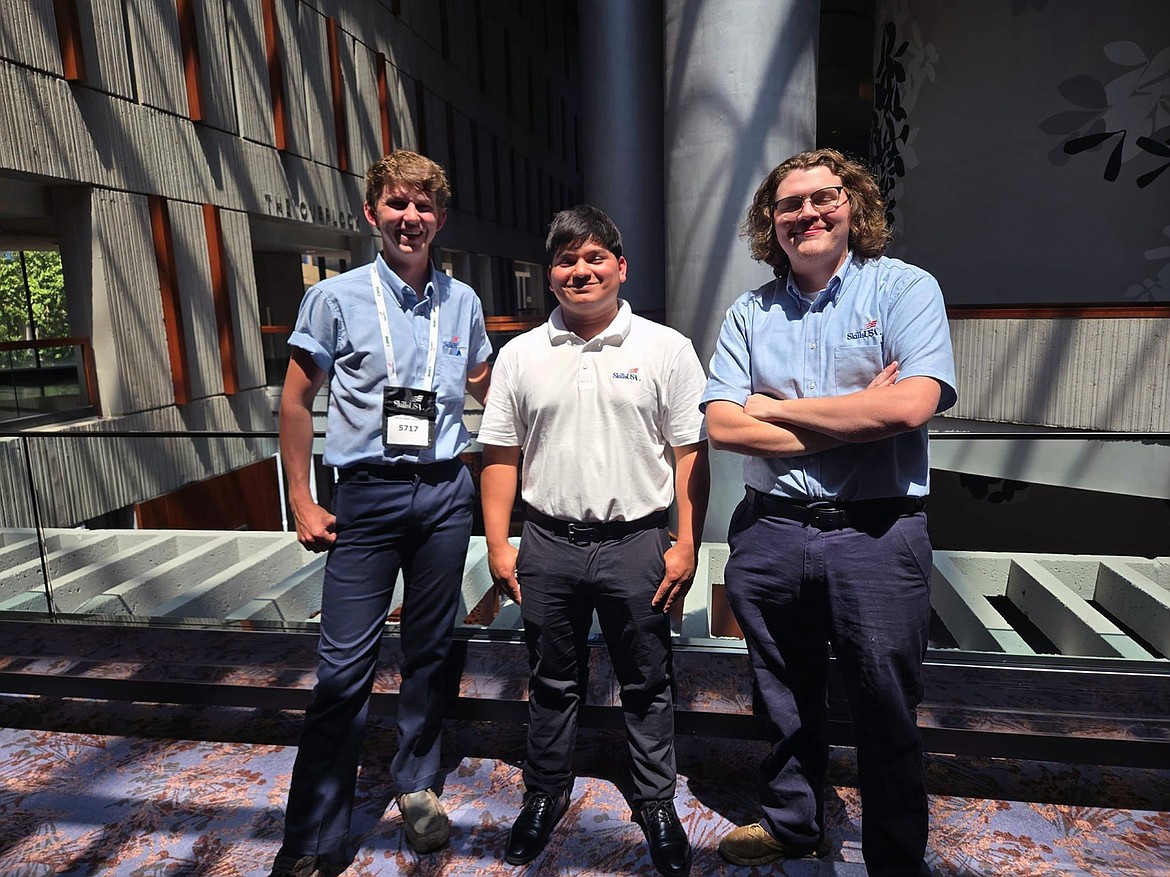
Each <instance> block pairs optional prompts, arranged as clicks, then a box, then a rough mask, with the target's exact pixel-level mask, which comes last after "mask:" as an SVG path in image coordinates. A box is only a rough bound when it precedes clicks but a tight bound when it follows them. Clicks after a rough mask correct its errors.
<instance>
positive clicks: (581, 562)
mask: <svg viewBox="0 0 1170 877" xmlns="http://www.w3.org/2000/svg"><path fill="white" fill-rule="evenodd" d="M546 248H547V250H548V254H549V258H550V259H551V267H550V268H549V271H548V278H549V285H550V287H551V288H552V291H553V292H554V293H555V294H556V297H557V300H558V301H559V302H560V306H559V307H558V308H557V309H556V310H554V311H553V313H552V314H551V315H550V316H549V319H548V322H547V323H546V324H544V325H542V326H539V327H537V328H536V329H533V330H531V331H529V332H527V333H525V334H524V335H521V336H520V337H518V338H516V339H514V340H512V341H510V342H509V343H508V344H507V345H505V347H504V349H503V350H502V351H501V352H500V356H499V359H498V360H497V364H496V368H495V373H494V374H495V377H494V378H493V385H492V392H491V395H490V397H489V398H488V404H487V408H486V410H485V411H484V417H483V424H482V427H481V429H480V433H479V440H480V442H481V443H483V445H484V468H483V473H482V476H481V480H480V487H481V492H482V495H483V517H484V529H485V532H486V535H487V543H488V565H489V567H490V569H491V573H492V576H493V578H494V579H495V580H496V582H497V583H498V584H499V585H500V587H502V588H503V589H504V590H505V591H506V593H507V594H508V595H510V596H511V597H512V599H513V600H515V601H516V602H517V603H519V604H520V609H521V614H522V616H523V619H524V636H525V640H526V642H527V644H528V654H529V663H530V665H531V668H532V676H531V680H530V683H529V694H528V704H529V724H528V757H527V759H526V761H525V763H524V786H525V789H526V791H525V795H524V805H523V809H522V810H521V811H520V814H519V816H517V818H516V821H515V823H514V824H513V825H512V831H511V834H510V836H509V838H508V847H507V851H506V853H505V859H506V860H507V861H508V862H509V863H511V864H513V865H523V864H526V863H528V862H531V861H532V860H533V859H535V858H536V857H537V855H539V854H540V852H541V851H542V850H543V849H544V847H545V845H546V844H547V842H548V838H549V835H550V834H551V833H552V830H553V828H554V827H555V826H556V824H557V822H558V821H560V819H561V817H562V816H564V814H565V812H566V811H567V810H568V809H569V795H570V791H571V788H572V785H573V772H572V760H573V747H574V742H575V739H576V732H577V712H578V708H579V705H580V703H581V701H582V700H583V699H584V696H585V689H584V679H585V676H586V672H587V668H588V661H589V646H588V636H589V630H590V626H591V623H592V619H593V612H594V610H596V612H597V617H598V619H599V621H600V624H601V629H602V632H603V634H604V635H605V640H606V643H607V645H608V646H609V654H610V658H611V659H612V661H613V665H614V670H615V672H616V674H617V678H618V681H619V683H620V685H621V701H622V710H623V712H624V715H625V721H626V731H627V739H628V742H629V751H630V756H631V760H632V762H633V771H632V773H633V786H634V794H633V799H632V801H631V804H632V806H633V810H634V819H635V821H637V822H638V823H639V825H641V826H642V829H643V831H645V833H646V837H647V840H648V842H649V845H650V854H651V857H652V859H653V861H654V864H655V866H656V867H657V868H658V870H659V871H661V872H662V873H663V874H666V875H685V874H687V873H688V872H689V870H690V865H691V849H690V844H689V842H688V841H687V836H686V832H685V831H684V829H683V827H682V824H681V822H680V821H679V818H678V814H677V813H676V812H675V809H674V803H673V801H674V792H675V784H676V776H675V761H674V715H673V702H672V697H671V681H672V663H671V644H670V623H669V619H668V617H667V614H666V613H667V611H668V610H669V609H670V607H671V606H672V605H674V604H675V603H676V602H679V601H681V600H682V599H683V596H684V595H685V594H686V591H687V589H688V588H689V587H690V585H691V581H692V580H693V579H694V575H695V564H696V553H697V550H698V547H699V544H700V541H701V535H702V530H703V519H704V516H705V514H706V509H707V493H708V486H709V483H708V478H709V476H708V469H707V446H706V442H705V440H704V438H703V436H702V417H701V415H700V414H699V410H698V403H699V395H700V394H701V393H702V389H703V385H704V381H705V378H704V375H703V368H702V366H701V365H700V364H699V360H698V357H697V356H696V355H695V351H694V348H693V347H692V345H691V343H690V341H688V340H687V339H686V338H684V337H683V336H682V335H680V334H679V333H678V332H675V331H674V330H673V329H669V328H667V327H665V326H660V325H658V324H657V323H653V322H650V321H649V320H645V319H642V318H641V317H638V316H635V315H634V314H633V313H632V312H631V310H630V305H629V304H628V303H627V302H625V301H622V300H621V299H619V297H618V293H619V289H620V287H621V284H622V283H623V282H625V280H626V267H627V266H626V260H625V258H624V257H623V256H622V250H621V235H620V234H619V233H618V230H617V228H616V227H615V226H614V224H613V222H612V221H611V220H610V218H609V217H608V216H606V215H605V214H604V213H602V212H601V211H600V210H597V209H596V208H593V207H589V206H584V205H583V206H579V207H575V208H572V209H571V210H566V211H562V212H561V213H558V214H557V216H556V217H555V218H554V219H553V222H552V226H551V228H550V230H549V235H548V241H547V244H546ZM521 452H523V460H524V463H523V467H524V468H523V479H522V481H523V485H524V488H523V498H524V500H525V502H526V503H527V505H528V511H527V520H526V522H525V524H524V531H523V535H522V538H521V541H520V549H519V553H517V550H516V549H515V548H514V547H513V546H512V545H511V543H510V542H509V541H508V524H509V520H510V514H511V510H512V504H513V502H514V501H515V497H516V484H517V467H518V466H519V464H520V458H521ZM674 499H677V502H678V536H677V541H676V542H675V543H674V544H673V545H672V544H671V541H670V537H669V535H668V534H667V530H666V523H667V508H668V507H669V506H670V504H671V501H672V500H674Z"/></svg>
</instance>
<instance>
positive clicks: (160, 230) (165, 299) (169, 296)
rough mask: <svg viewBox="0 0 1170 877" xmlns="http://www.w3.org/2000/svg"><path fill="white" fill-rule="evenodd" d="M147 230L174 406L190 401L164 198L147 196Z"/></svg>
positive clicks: (188, 375)
mask: <svg viewBox="0 0 1170 877" xmlns="http://www.w3.org/2000/svg"><path fill="white" fill-rule="evenodd" d="M147 201H148V202H149V204H150V230H151V234H152V235H153V237H154V258H155V262H156V263H157V265H158V285H159V290H160V292H161V293H162V311H163V326H164V328H165V329H166V333H167V355H168V356H169V357H170V361H171V381H172V383H173V384H174V388H175V403H176V404H177V405H183V404H186V403H187V402H190V401H191V375H190V372H189V371H188V369H187V344H186V341H185V339H184V337H183V311H182V308H181V307H180V306H179V274H178V270H177V268H176V265H175V245H174V239H173V238H172V237H171V216H170V212H169V211H168V209H167V202H166V199H165V198H161V197H159V196H158V195H148V196H147Z"/></svg>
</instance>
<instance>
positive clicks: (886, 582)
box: [703, 149, 955, 877]
mask: <svg viewBox="0 0 1170 877" xmlns="http://www.w3.org/2000/svg"><path fill="white" fill-rule="evenodd" d="M742 229H743V233H744V236H745V237H746V238H747V239H748V241H749V243H750V246H751V252H752V256H753V258H755V259H757V260H758V261H762V262H765V263H767V264H768V265H770V266H771V267H772V268H773V270H774V271H775V274H776V278H775V279H774V280H772V281H770V282H768V283H766V284H764V285H763V286H761V287H759V288H758V289H755V290H753V291H751V292H748V293H745V294H744V295H742V296H740V298H739V299H737V300H736V301H735V303H734V304H733V305H732V306H731V308H730V309H729V310H728V311H727V316H726V319H725V321H724V323H723V328H722V330H721V333H720V336H719V341H718V344H717V347H716V351H715V355H714V357H713V359H712V361H711V370H710V379H709V381H708V383H707V388H706V391H705V392H704V395H703V404H704V408H705V411H706V415H707V429H708V434H709V437H710V441H711V444H712V445H713V446H715V447H718V448H724V449H727V450H731V451H736V452H738V453H741V454H744V455H745V456H746V459H745V461H744V481H745V482H746V485H747V488H746V496H745V498H744V500H743V501H742V502H741V503H740V504H739V506H738V508H737V509H736V510H735V513H734V514H733V516H732V519H731V526H730V532H729V534H728V544H729V547H730V549H731V553H730V558H729V560H728V563H727V567H726V570H725V583H726V588H727V596H728V600H729V601H730V603H731V606H732V609H733V610H734V612H735V614H736V617H737V619H738V620H739V624H740V626H741V628H742V629H743V631H744V636H745V638H746V641H747V646H748V651H749V654H750V656H751V662H752V670H753V673H754V675H755V682H756V687H757V690H758V691H759V696H760V697H761V698H762V706H763V711H764V713H765V716H766V720H767V726H768V729H769V737H770V743H771V749H770V751H769V752H768V754H767V756H766V757H765V759H764V761H763V764H762V765H761V781H760V805H761V809H762V818H761V820H760V822H758V823H756V824H754V825H747V826H742V827H740V828H737V829H735V830H734V831H732V832H731V833H730V834H728V835H727V836H726V837H724V838H723V840H722V842H721V844H720V852H721V853H722V854H723V856H724V857H725V858H727V859H728V860H729V861H731V862H733V863H736V864H740V865H759V864H764V863H766V862H769V861H772V860H774V859H778V858H781V857H786V858H798V857H801V856H805V855H809V854H823V853H824V852H826V851H827V849H826V844H825V812H824V782H825V772H826V769H827V764H828V742H827V737H826V727H827V721H828V710H827V705H826V689H827V682H828V672H829V655H830V646H831V649H832V655H833V657H834V658H835V660H836V663H837V667H838V669H839V670H840V676H841V678H842V680H843V682H844V685H845V690H846V693H847V695H848V699H849V705H850V709H851V711H852V719H853V727H854V731H855V734H856V740H857V758H858V771H859V775H860V787H861V799H862V807H863V823H862V853H863V855H864V858H865V863H866V868H867V870H868V873H869V874H870V877H895V875H896V877H920V875H924V874H929V868H928V867H927V865H926V863H925V852H926V840H927V823H928V819H927V796H926V786H925V780H924V776H923V765H922V743H921V739H920V735H919V732H918V727H917V724H916V715H915V708H916V706H917V705H918V702H919V701H920V700H921V697H922V660H923V657H924V656H925V652H926V645H927V633H928V629H929V624H930V570H931V546H930V541H929V538H928V537H927V533H926V517H925V515H924V513H923V511H922V509H923V503H924V500H925V497H926V495H927V493H928V490H929V462H928V459H927V432H926V424H927V422H928V421H929V420H930V418H931V417H932V416H933V415H934V414H935V413H936V412H939V411H943V410H945V409H947V408H949V407H950V406H951V405H953V404H954V402H955V389H954V387H955V377H954V364H953V361H952V354H951V340H950V334H949V332H948V328H947V320H946V311H945V309H944V307H943V300H942V293H941V291H940V290H939V286H938V283H937V282H936V281H935V279H934V278H933V277H931V276H930V275H929V274H928V273H926V272H925V271H923V270H921V269H919V268H916V267H914V266H912V265H908V264H906V263H905V262H901V261H898V260H896V259H890V258H886V257H885V256H883V255H882V254H883V252H884V251H885V248H886V245H887V243H888V242H889V239H890V232H889V228H888V225H887V221H886V215H885V208H884V204H883V201H882V198H881V194H880V192H879V191H878V187H877V184H876V182H875V181H874V179H873V177H872V175H871V174H870V173H869V172H868V171H867V170H866V169H865V168H864V167H862V166H861V165H859V164H858V163H856V162H854V161H851V160H849V159H847V158H846V157H845V156H843V155H841V154H840V153H838V152H836V151H834V150H831V149H820V150H816V151H813V152H805V153H801V154H800V155H796V156H793V157H792V158H790V159H788V160H787V161H785V162H783V163H782V164H780V165H779V166H778V167H776V168H775V169H774V170H773V171H772V173H771V174H769V175H768V177H767V178H766V179H765V180H764V181H763V183H762V184H761V185H760V187H759V189H758V191H757V192H756V195H755V198H754V200H753V203H752V205H751V207H750V208H749V210H748V214H747V218H746V219H745V221H744V223H743V226H742Z"/></svg>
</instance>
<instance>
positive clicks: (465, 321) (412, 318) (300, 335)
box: [288, 255, 492, 468]
mask: <svg viewBox="0 0 1170 877" xmlns="http://www.w3.org/2000/svg"><path fill="white" fill-rule="evenodd" d="M376 264H377V268H378V277H379V278H380V280H381V283H382V290H383V294H384V295H385V296H386V311H387V314H386V316H387V318H388V321H389V324H390V338H391V343H392V344H393V347H394V368H395V371H396V373H397V376H398V383H400V384H402V385H404V386H411V387H416V388H422V386H423V375H424V373H425V371H426V362H427V347H428V345H429V343H430V331H431V303H432V301H433V300H434V296H436V295H437V296H438V297H439V298H438V300H439V350H438V354H437V356H436V364H435V385H434V387H433V389H434V390H435V393H436V395H437V399H436V403H437V416H436V420H435V443H434V445H433V446H432V447H430V448H420V449H415V448H392V449H389V450H387V449H386V448H384V447H383V445H382V390H383V388H384V387H385V386H386V383H387V378H386V356H385V353H384V347H383V346H382V336H381V331H380V328H379V322H378V309H377V305H376V304H375V301H374V288H373V284H372V283H371V282H370V268H369V266H368V265H363V266H362V267H360V268H355V269H353V270H352V271H347V272H345V273H344V274H339V275H337V276H336V277H330V278H329V279H327V280H323V281H321V282H320V283H318V284H316V285H314V286H312V287H310V288H309V290H308V292H306V293H305V297H304V299H303V300H302V301H301V307H300V310H299V312H298V313H297V322H296V325H295V326H294V331H293V333H292V335H291V336H290V337H289V339H288V343H289V344H290V345H292V346H293V347H299V348H301V349H302V350H305V351H307V352H308V353H309V355H310V356H312V357H313V362H315V363H316V364H317V366H318V367H320V368H321V369H322V370H323V371H325V372H326V373H328V375H329V415H328V420H327V426H326V432H325V455H324V460H325V464H326V465H327V466H337V467H339V468H344V467H346V466H353V465H355V464H357V463H375V464H387V463H436V462H442V461H444V460H451V459H454V458H455V457H457V456H458V455H459V454H460V453H462V451H463V450H464V449H465V448H466V447H467V445H468V442H469V441H470V436H469V435H468V433H467V429H466V428H465V427H464V425H463V393H464V388H465V385H466V382H467V373H468V372H469V371H473V370H474V369H476V368H477V367H478V366H479V365H481V364H482V363H484V362H487V359H488V357H489V356H490V355H491V352H492V348H491V344H490V343H489V342H488V338H487V331H486V330H485V328H484V322H483V309H482V307H481V306H480V303H479V297H478V296H477V295H476V294H475V290H473V289H472V288H471V287H470V286H468V285H467V284H465V283H461V282H459V281H458V280H455V279H453V278H451V277H448V276H447V275H446V274H443V273H441V272H439V271H435V270H434V269H433V268H432V269H431V279H430V280H429V281H428V282H427V285H426V288H425V289H423V290H422V292H421V294H419V298H421V300H420V301H418V303H417V304H415V305H413V307H411V306H408V305H406V304H404V302H405V301H406V299H405V298H404V295H405V294H406V293H407V292H409V293H416V292H417V291H416V290H411V289H410V287H408V286H407V285H406V284H405V283H403V281H402V278H400V277H399V276H398V275H397V274H395V273H394V272H393V271H392V270H391V269H390V267H389V266H388V265H387V264H386V263H385V261H383V259H382V257H381V256H380V255H379V256H378V259H377V263H376Z"/></svg>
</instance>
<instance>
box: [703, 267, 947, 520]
mask: <svg viewBox="0 0 1170 877" xmlns="http://www.w3.org/2000/svg"><path fill="white" fill-rule="evenodd" d="M894 360H897V361H898V369H899V371H900V373H901V376H900V378H899V380H905V379H906V378H909V377H915V376H924V377H930V378H934V379H935V380H937V381H938V382H939V383H940V384H941V385H942V395H941V398H940V399H939V407H938V410H939V411H945V410H946V409H947V408H950V407H951V406H952V405H954V404H955V398H956V396H955V366H954V359H953V357H952V354H951V336H950V331H949V329H948V327H947V318H946V309H945V307H944V306H943V298H942V291H941V290H940V289H939V286H938V282H937V281H936V280H935V279H934V278H933V277H932V276H931V275H930V274H928V273H927V272H925V271H923V270H922V269H920V268H916V267H914V266H913V265H907V264H906V263H905V262H901V261H899V260H897V259H887V258H884V257H883V258H879V259H867V260H864V261H862V260H854V259H853V258H852V255H850V256H849V257H848V258H846V260H845V262H844V264H843V265H842V266H841V268H839V269H838V270H837V273H836V274H834V275H833V277H832V278H831V279H830V280H829V285H828V286H827V287H826V288H825V289H824V290H823V291H821V293H820V294H819V295H818V296H817V297H816V299H814V300H813V301H811V302H810V301H809V300H808V299H806V298H805V297H803V296H802V295H801V294H800V291H799V290H798V289H797V288H796V286H795V283H794V281H793V280H791V278H790V277H789V279H787V280H786V279H785V278H779V279H777V280H773V281H770V282H769V283H765V284H764V285H763V286H761V287H759V288H758V289H755V290H752V291H751V292H747V293H744V294H743V295H742V296H740V297H739V298H738V299H737V300H736V301H735V303H734V304H732V306H731V307H730V308H729V309H728V311H727V316H726V318H725V319H724V321H723V328H722V329H721V331H720V333H719V341H718V344H717V346H716V349H715V355H714V356H713V357H712V359H711V369H710V378H709V379H708V381H707V388H706V390H705V391H704V393H703V400H702V407H704V408H705V407H706V405H707V403H708V402H713V401H715V400H717V399H718V400H726V401H728V402H734V403H736V404H738V405H743V404H744V403H745V402H746V401H747V398H748V396H750V395H752V394H753V393H764V394H766V395H769V396H774V397H775V398H777V399H800V398H805V397H819V396H841V395H844V394H846V393H853V392H856V391H858V390H864V389H865V388H866V386H868V384H869V382H870V381H871V380H872V379H873V378H874V376H875V375H877V373H878V372H880V371H881V370H882V369H883V368H884V367H885V366H886V365H889V364H890V363H891V362H893V361H894ZM743 471H744V481H745V482H746V483H747V484H748V486H750V487H754V488H755V489H756V490H758V491H760V492H761V493H771V494H775V495H777V496H783V497H788V498H791V499H801V500H803V499H839V500H842V501H853V500H862V499H879V498H887V497H901V496H925V495H926V494H927V493H928V492H929V490H930V464H929V460H928V458H927V430H926V427H925V426H923V427H922V428H921V429H917V430H913V431H911V432H906V433H902V434H901V435H896V436H893V437H891V438H887V439H881V440H879V441H873V442H861V443H856V444H847V445H843V446H841V447H838V448H832V449H830V450H827V451H822V452H821V453H819V454H809V455H807V456H803V457H788V458H779V457H745V459H744V467H743Z"/></svg>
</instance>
